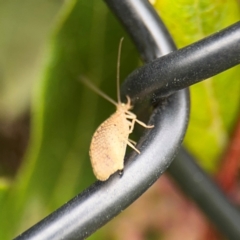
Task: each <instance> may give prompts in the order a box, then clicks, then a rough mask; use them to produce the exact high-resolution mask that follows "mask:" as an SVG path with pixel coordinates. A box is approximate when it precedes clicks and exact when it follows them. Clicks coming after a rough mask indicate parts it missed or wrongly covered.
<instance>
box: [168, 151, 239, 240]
mask: <svg viewBox="0 0 240 240" xmlns="http://www.w3.org/2000/svg"><path fill="white" fill-rule="evenodd" d="M168 172H169V173H170V174H171V176H172V177H173V178H174V180H175V181H176V182H177V184H179V185H180V187H181V188H182V189H183V191H184V192H185V193H187V194H188V195H189V196H190V197H191V198H193V199H194V201H195V202H196V203H197V204H198V206H199V207H200V208H201V209H202V210H203V212H204V213H205V214H206V215H207V216H208V217H209V219H211V220H212V221H213V223H214V224H215V225H216V226H217V227H218V229H219V231H221V232H222V233H224V234H225V235H226V236H227V237H228V239H231V240H238V239H240V227H239V223H240V213H239V211H238V209H236V208H235V207H234V206H233V205H232V204H231V203H230V202H229V201H228V199H227V198H226V196H225V195H224V194H223V192H222V191H221V190H220V189H219V188H218V187H217V185H216V184H215V183H214V182H213V181H212V179H211V178H210V177H209V176H208V175H207V174H206V173H205V172H204V171H203V170H202V169H201V168H200V167H199V166H198V165H197V164H196V162H195V161H194V159H193V157H192V156H191V155H190V154H189V153H187V152H186V151H184V150H183V149H181V150H180V151H179V153H178V155H177V157H176V159H175V160H174V161H173V162H172V164H171V165H170V167H169V168H168Z"/></svg>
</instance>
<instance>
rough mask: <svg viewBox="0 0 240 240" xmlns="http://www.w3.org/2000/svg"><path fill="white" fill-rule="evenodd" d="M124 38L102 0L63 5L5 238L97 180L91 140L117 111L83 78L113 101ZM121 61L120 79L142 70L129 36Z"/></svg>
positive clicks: (0, 234) (7, 206)
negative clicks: (94, 173) (83, 77)
mask: <svg viewBox="0 0 240 240" xmlns="http://www.w3.org/2000/svg"><path fill="white" fill-rule="evenodd" d="M124 35H126V33H124V31H123V30H122V28H121V27H120V24H119V23H118V22H117V21H116V20H115V17H114V16H112V15H111V14H110V12H109V10H108V8H107V6H105V5H104V3H103V2H102V1H97V0H91V1H73V0H72V1H67V2H66V3H65V5H64V7H63V11H62V12H61V14H60V16H59V21H58V24H57V26H56V30H55V32H54V36H53V38H52V40H51V43H50V45H49V54H48V55H47V56H46V58H47V63H46V70H45V72H44V77H43V78H42V79H41V81H40V82H39V83H38V84H37V85H36V87H35V93H34V96H33V105H32V132H31V141H30V145H29V148H28V153H27V155H26V158H25V161H24V164H23V166H22V167H21V169H20V171H19V174H18V176H17V179H16V181H15V184H13V186H12V188H11V189H10V191H9V193H8V196H7V198H6V201H5V202H4V203H3V204H2V209H3V210H1V215H0V239H10V238H12V237H13V236H14V235H16V234H19V233H20V232H21V231H23V230H25V229H26V228H28V227H30V226H31V225H33V224H34V223H35V222H37V221H39V220H40V219H42V218H43V217H44V216H46V215H47V214H49V213H50V212H52V211H53V210H55V209H56V208H57V207H60V206H61V205H63V204H64V203H65V202H66V201H68V200H70V199H71V198H72V197H74V196H75V195H76V194H78V193H80V192H81V191H82V190H83V189H85V188H86V187H87V186H89V185H90V184H91V183H93V182H94V181H95V177H94V176H93V173H92V169H91V166H90V161H89V156H88V151H89V150H88V149H89V144H90V139H91V136H92V134H93V133H94V131H95V129H96V128H97V126H98V125H99V124H100V123H101V122H102V121H103V120H105V119H106V118H107V117H109V115H110V114H111V113H112V112H113V111H115V109H114V106H112V105H111V104H110V103H108V102H106V100H104V99H101V98H100V97H99V96H97V95H96V93H93V92H92V91H91V90H90V89H88V88H86V87H85V86H83V85H82V84H81V83H80V81H79V78H80V76H81V75H84V76H86V77H87V78H89V79H90V80H91V81H93V82H94V83H95V84H96V85H98V86H99V87H100V88H101V89H103V91H104V92H106V93H107V94H109V95H110V96H111V97H112V98H114V99H116V61H117V50H118V44H119V40H120V38H121V37H122V36H124ZM121 62H122V68H121V75H122V76H123V77H125V76H126V75H127V74H129V73H130V72H131V71H132V70H133V69H134V68H136V66H137V65H138V63H139V60H138V57H137V54H136V51H135V48H134V47H133V45H132V44H131V42H130V41H129V39H128V38H127V37H126V36H125V41H124V43H123V53H122V61H121ZM123 77H121V78H122V79H123ZM6 219H7V221H6ZM3 229H4V231H3Z"/></svg>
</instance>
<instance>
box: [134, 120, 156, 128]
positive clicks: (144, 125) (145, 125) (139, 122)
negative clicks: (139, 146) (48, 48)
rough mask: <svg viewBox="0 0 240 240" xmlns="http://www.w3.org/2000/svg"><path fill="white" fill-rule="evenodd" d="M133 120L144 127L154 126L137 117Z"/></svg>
mask: <svg viewBox="0 0 240 240" xmlns="http://www.w3.org/2000/svg"><path fill="white" fill-rule="evenodd" d="M135 122H137V123H138V124H139V125H141V126H143V127H145V128H153V127H154V125H147V124H146V123H144V122H142V121H140V120H138V119H137V118H136V119H135Z"/></svg>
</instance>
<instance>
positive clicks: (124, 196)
mask: <svg viewBox="0 0 240 240" xmlns="http://www.w3.org/2000/svg"><path fill="white" fill-rule="evenodd" d="M110 2H111V3H112V4H113V5H114V6H117V5H119V3H120V1H118V0H111V1H110V0H109V1H107V3H110ZM134 2H138V5H139V6H140V5H141V4H142V5H143V6H144V5H146V4H148V3H147V1H135V0H131V1H126V0H125V1H121V4H122V6H127V4H128V3H134ZM119 11H121V13H122V14H123V11H122V10H119ZM132 11H133V12H134V14H132V15H129V16H128V19H132V22H131V25H132V26H134V21H135V23H136V24H138V25H142V26H144V27H142V28H141V29H148V28H149V25H151V24H152V22H149V21H148V19H149V17H150V16H152V14H155V12H154V9H153V8H152V7H151V6H150V4H148V8H146V9H145V12H144V15H141V14H142V12H141V11H140V12H138V10H137V9H132ZM120 16H121V14H119V17H120ZM136 16H138V17H136ZM154 23H155V25H156V26H158V28H157V27H156V28H155V31H156V32H155V36H157V35H159V38H162V34H161V30H162V28H164V29H165V27H164V25H163V24H162V23H161V21H160V20H159V19H158V18H155V22H154ZM126 27H128V26H127V24H126ZM140 32H141V31H140ZM149 39H151V35H150V36H149ZM135 40H136V42H141V41H145V40H144V39H143V38H141V34H139V35H138V38H137V39H135ZM153 41H154V40H152V41H151V44H150V43H149V44H146V47H147V48H148V49H149V50H147V49H146V53H147V52H153V50H152V49H151V46H152V42H153ZM166 43H167V41H166ZM140 45H141V44H140ZM159 52H160V51H159ZM188 113H189V98H188V94H187V91H186V90H182V91H179V92H178V93H176V94H173V95H172V96H171V97H169V98H168V99H166V100H164V101H163V102H162V103H161V104H159V105H158V107H156V109H155V110H154V111H153V114H152V116H151V119H150V124H154V125H155V127H154V130H153V129H151V130H148V131H147V132H146V134H145V135H144V136H143V137H142V138H141V139H140V141H139V143H138V145H137V147H138V149H139V150H140V151H141V154H140V155H138V154H136V153H132V154H131V155H130V157H129V158H128V159H127V161H126V164H125V168H124V169H125V170H124V174H123V176H121V177H120V176H119V174H117V173H116V174H114V175H113V176H111V177H110V178H109V180H108V181H106V182H96V183H95V184H93V185H92V186H91V187H90V188H88V189H86V190H85V191H84V192H83V193H81V194H80V195H78V196H76V197H75V198H74V199H73V200H71V201H70V202H68V203H67V204H65V205H64V206H63V207H61V208H59V209H58V210H57V211H55V212H54V213H52V214H51V215H49V216H48V217H46V218H45V219H43V220H42V221H41V222H39V223H38V224H36V225H35V226H33V227H32V228H30V229H29V230H27V231H26V232H24V233H23V234H21V235H20V236H18V237H17V238H16V239H18V240H19V239H42V240H46V239H51V240H54V239H83V238H86V237H87V236H89V235H90V234H91V233H93V232H94V231H96V230H97V229H98V228H99V227H101V226H102V225H104V224H105V223H106V222H108V221H109V220H111V219H112V218H113V217H114V216H116V215H117V214H118V213H120V212H121V211H122V210H123V209H125V208H126V207H127V206H129V205H130V204H131V203H132V202H133V201H134V200H136V199H137V198H138V197H139V196H140V195H141V194H142V193H143V192H144V191H146V190H147V189H148V188H149V187H150V186H151V185H152V184H153V183H154V182H155V181H156V180H157V179H158V178H159V176H160V175H161V174H162V173H163V172H164V171H165V170H166V168H167V167H168V166H169V164H170V163H171V161H172V160H173V158H174V156H175V154H176V152H177V149H178V148H179V146H180V144H181V141H182V139H183V136H184V134H185V131H186V126H187V121H188ZM173 134H174V136H173ZM166 143H167V144H166ZM159 152H161V155H159Z"/></svg>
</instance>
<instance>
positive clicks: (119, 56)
mask: <svg viewBox="0 0 240 240" xmlns="http://www.w3.org/2000/svg"><path fill="white" fill-rule="evenodd" d="M123 39H124V38H123V37H122V38H121V39H120V43H119V46H118V57H117V101H118V103H121V98H120V59H121V51H122V42H123Z"/></svg>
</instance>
